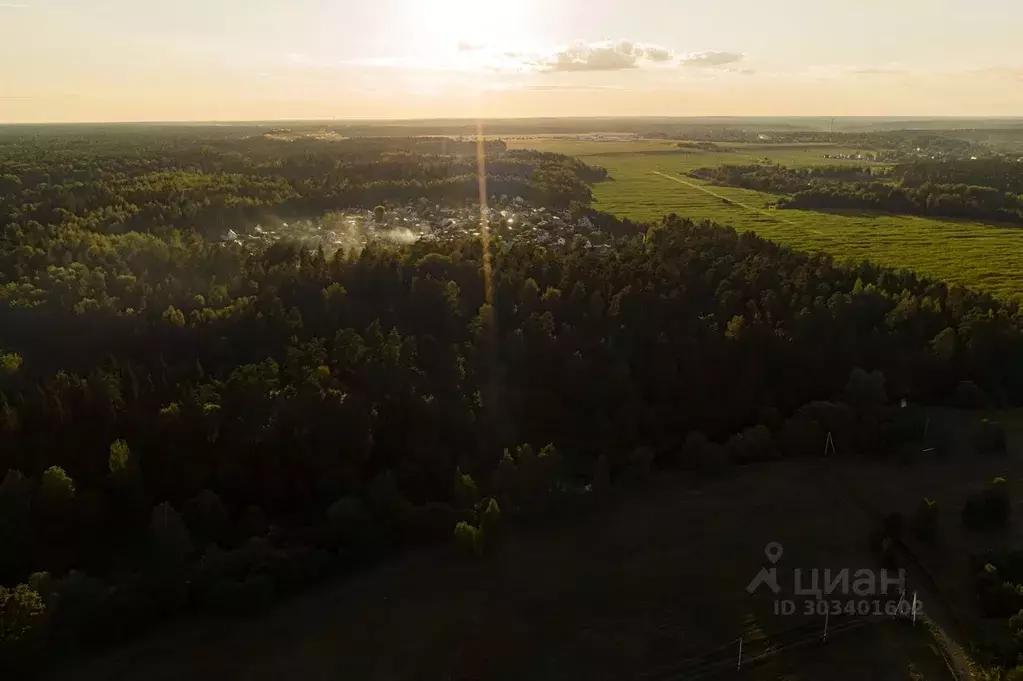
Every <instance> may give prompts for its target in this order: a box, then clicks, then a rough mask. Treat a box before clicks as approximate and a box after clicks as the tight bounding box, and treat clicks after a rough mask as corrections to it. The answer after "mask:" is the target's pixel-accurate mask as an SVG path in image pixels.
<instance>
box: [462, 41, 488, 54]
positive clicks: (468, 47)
mask: <svg viewBox="0 0 1023 681" xmlns="http://www.w3.org/2000/svg"><path fill="white" fill-rule="evenodd" d="M482 49H483V46H482V45H477V44H476V43H470V42H466V41H464V40H460V41H459V42H458V51H459V52H478V51H479V50H482Z"/></svg>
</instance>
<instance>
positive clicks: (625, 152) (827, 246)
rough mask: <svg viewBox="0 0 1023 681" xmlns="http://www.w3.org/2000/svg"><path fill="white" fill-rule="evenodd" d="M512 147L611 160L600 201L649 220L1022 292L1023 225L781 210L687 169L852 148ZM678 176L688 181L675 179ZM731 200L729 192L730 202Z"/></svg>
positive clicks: (793, 161) (796, 158) (542, 142)
mask: <svg viewBox="0 0 1023 681" xmlns="http://www.w3.org/2000/svg"><path fill="white" fill-rule="evenodd" d="M509 146H520V147H523V148H533V149H540V150H542V151H556V152H559V153H564V154H570V155H573V156H577V157H579V158H581V159H582V160H583V161H585V162H587V163H591V164H593V165H600V166H603V167H605V168H607V170H608V172H609V173H610V175H611V180H609V181H608V182H602V183H599V184H597V185H595V186H594V190H593V193H594V197H595V198H596V203H595V207H596V208H598V209H600V210H605V211H608V212H611V213H615V214H617V215H621V216H624V217H628V218H631V219H633V220H639V221H655V220H659V219H660V218H661V217H663V216H664V215H665V214H667V213H677V214H679V215H681V216H683V217H688V218H693V219H696V220H713V221H715V222H719V223H721V224H724V225H731V226H733V227H735V228H736V229H739V230H746V229H750V230H754V231H755V232H757V234H759V235H761V236H763V237H766V238H768V239H771V240H773V241H777V242H779V243H781V244H784V245H786V246H791V247H793V248H798V249H802V250H820V251H825V252H827V253H830V254H831V255H833V256H835V257H836V258H837V259H839V260H845V259H851V260H855V261H862V260H870V261H872V262H875V263H878V264H880V265H885V266H888V267H896V268H907V269H912V270H914V271H916V272H918V273H920V274H922V275H925V276H928V277H932V278H935V279H939V280H942V281H947V282H949V283H953V284H962V285H966V286H971V287H974V288H976V289H978V290H982V291H986V292H988V293H991V294H993V295H997V296H999V297H1002V298H1006V299H1008V298H1013V297H1016V296H1019V295H1020V290H1019V281H1020V280H1021V279H1023V230H1021V229H1019V228H1015V227H1007V226H1002V225H991V224H984V223H980V222H973V221H969V220H951V219H949V220H940V219H932V218H925V217H919V216H911V215H889V214H883V213H882V214H875V213H866V212H842V213H839V212H827V213H824V212H817V211H805V210H776V209H774V208H769V207H767V206H768V205H770V204H773V203H774V202H775V201H776V200H777V196H776V195H773V194H768V193H764V192H758V191H753V190H749V189H739V188H734V187H717V186H713V187H712V188H711V189H710V190H707V189H704V186H705V185H706V183H704V182H702V181H700V180H695V179H692V178H689V177H686V176H684V175H683V173H685V172H687V171H690V170H692V169H694V168H700V167H714V166H720V165H725V164H743V163H750V162H753V161H756V160H765V159H767V160H770V161H772V162H775V163H780V164H782V165H789V166H806V165H831V164H841V163H857V162H853V161H843V160H837V159H829V158H824V155H825V154H832V155H834V154H843V153H851V152H853V151H854V150H851V149H845V148H842V147H834V146H833V147H822V146H813V145H800V146H791V145H785V146H771V145H737V144H720V145H719V146H721V147H728V148H730V149H732V150H733V151H732V152H729V153H726V152H704V151H699V150H686V149H679V148H678V147H677V143H676V142H673V141H664V140H637V141H634V142H599V141H588V140H586V141H584V140H575V139H570V138H544V139H529V140H509ZM675 178H678V179H679V180H684V181H685V182H678V181H672V180H673V179H675ZM722 199H727V200H728V202H727V203H725V202H724V201H723V200H722Z"/></svg>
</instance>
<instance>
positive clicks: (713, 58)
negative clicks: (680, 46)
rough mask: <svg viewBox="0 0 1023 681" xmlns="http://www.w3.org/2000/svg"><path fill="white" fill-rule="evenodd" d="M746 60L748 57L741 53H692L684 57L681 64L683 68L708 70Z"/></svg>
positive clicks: (680, 61)
mask: <svg viewBox="0 0 1023 681" xmlns="http://www.w3.org/2000/svg"><path fill="white" fill-rule="evenodd" d="M745 58H746V55H744V54H742V53H741V52H691V53H689V54H686V55H683V56H682V58H681V59H680V60H679V63H680V64H681V65H682V66H689V67H693V68H700V69H706V68H713V67H715V66H725V65H726V64H734V63H735V62H739V61H742V60H743V59H745Z"/></svg>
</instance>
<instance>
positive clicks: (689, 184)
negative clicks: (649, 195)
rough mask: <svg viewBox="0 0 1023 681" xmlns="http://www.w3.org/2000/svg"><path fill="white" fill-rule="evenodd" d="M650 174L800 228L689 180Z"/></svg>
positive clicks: (789, 221) (815, 232) (810, 230)
mask: <svg viewBox="0 0 1023 681" xmlns="http://www.w3.org/2000/svg"><path fill="white" fill-rule="evenodd" d="M650 172H652V173H653V174H654V175H660V176H661V177H663V178H666V179H668V180H671V181H673V182H678V183H679V184H684V185H685V186H687V187H692V188H693V189H696V190H697V191H701V192H703V193H704V194H708V195H710V196H713V197H714V198H716V199H721V200H722V201H727V202H729V203H734V204H735V205H736V206H739V207H740V208H745V209H746V210H751V211H753V212H754V213H759V214H761V215H763V216H765V217H768V218H771V219H772V220H777V221H778V222H784V223H785V224H786V225H792V226H793V227H799V225H798V224H796V223H795V222H792V221H791V220H786V219H785V218H780V217H778V216H777V215H773V214H772V213H770V212H768V211H766V210H764V209H762V208H756V207H754V206H751V205H749V204H748V203H743V202H742V201H736V200H735V199H730V198H728V197H727V196H722V195H721V194H718V193H717V192H715V191H713V190H710V189H707V188H706V187H704V186H703V185H700V184H696V183H695V182H689V181H688V180H683V179H682V178H680V177H673V176H671V175H668V174H666V173H662V172H661V171H659V170H651V171H650ZM806 231H808V232H813V233H814V234H819V235H820V236H824V232H822V231H820V230H819V229H812V228H809V227H807V228H806Z"/></svg>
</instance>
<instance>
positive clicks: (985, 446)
mask: <svg viewBox="0 0 1023 681" xmlns="http://www.w3.org/2000/svg"><path fill="white" fill-rule="evenodd" d="M971 439H972V441H973V446H974V447H975V448H976V449H977V452H978V453H980V454H999V453H1001V452H1004V451H1005V427H1004V426H1002V424H1001V423H998V422H996V421H988V420H987V419H982V420H981V421H980V422H979V423H976V424H974V426H973V432H972V433H971Z"/></svg>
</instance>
